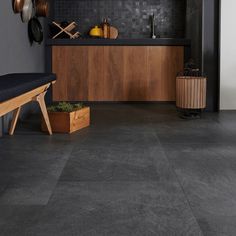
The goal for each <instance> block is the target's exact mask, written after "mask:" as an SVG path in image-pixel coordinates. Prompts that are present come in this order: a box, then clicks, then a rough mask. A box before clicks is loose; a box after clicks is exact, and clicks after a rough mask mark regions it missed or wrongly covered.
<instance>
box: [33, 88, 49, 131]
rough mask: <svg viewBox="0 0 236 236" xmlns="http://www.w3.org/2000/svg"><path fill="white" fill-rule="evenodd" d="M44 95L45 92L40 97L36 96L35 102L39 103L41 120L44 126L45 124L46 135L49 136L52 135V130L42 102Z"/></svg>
mask: <svg viewBox="0 0 236 236" xmlns="http://www.w3.org/2000/svg"><path fill="white" fill-rule="evenodd" d="M45 94H46V92H44V93H41V94H40V95H38V96H37V98H36V101H37V102H38V103H39V106H40V109H41V111H42V114H43V118H44V121H45V124H46V126H47V129H48V133H49V134H50V135H52V128H51V125H50V121H49V117H48V112H47V107H46V104H45V101H44V97H45Z"/></svg>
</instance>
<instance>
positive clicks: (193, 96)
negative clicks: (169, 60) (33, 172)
mask: <svg viewBox="0 0 236 236" xmlns="http://www.w3.org/2000/svg"><path fill="white" fill-rule="evenodd" d="M206 91H207V78H206V77H191V76H178V77H177V78H176V106H177V107H178V108H181V109H204V108H206V93H207V92H206Z"/></svg>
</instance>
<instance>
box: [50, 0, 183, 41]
mask: <svg viewBox="0 0 236 236" xmlns="http://www.w3.org/2000/svg"><path fill="white" fill-rule="evenodd" d="M152 13H154V14H155V15H156V32H157V34H158V35H160V36H161V37H176V38H178V37H180V38H182V37H184V36H185V16H186V0H55V2H54V19H55V20H56V21H64V20H67V21H76V22H78V25H79V27H78V29H79V31H80V32H81V33H83V34H86V33H87V32H88V31H89V29H90V27H91V26H94V25H97V24H99V23H101V22H102V20H103V18H104V17H106V18H108V19H109V22H110V23H111V24H112V25H114V26H115V27H117V28H118V29H119V33H120V36H119V37H121V38H145V37H150V31H151V29H150V18H149V17H150V15H151V14H152Z"/></svg>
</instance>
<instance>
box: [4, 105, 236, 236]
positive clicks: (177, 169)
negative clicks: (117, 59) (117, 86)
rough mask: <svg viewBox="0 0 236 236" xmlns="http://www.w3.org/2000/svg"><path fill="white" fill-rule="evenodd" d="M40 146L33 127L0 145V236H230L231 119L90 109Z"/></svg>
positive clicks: (234, 186) (169, 110)
mask: <svg viewBox="0 0 236 236" xmlns="http://www.w3.org/2000/svg"><path fill="white" fill-rule="evenodd" d="M91 113H92V114H91V115H92V124H91V126H90V127H89V128H86V129H84V130H82V131H80V132H77V133H74V134H72V135H59V134H56V135H53V136H52V137H49V136H47V135H45V134H42V133H41V132H39V130H40V122H39V120H38V119H37V117H36V119H35V118H33V119H30V120H28V121H25V122H22V123H20V124H19V125H18V127H17V131H16V134H15V136H14V137H9V136H4V137H3V138H1V139H0V235H4V236H5V235H6V236H7V235H10V236H17V235H19V236H24V235H27V236H29V235H30V236H31V235H32V236H37V235H40V236H41V235H42V236H47V235H48V236H54V235H55V236H60V235H63V236H64V235H65V236H70V235H72V236H77V235H79V236H80V235H91V236H93V235H99V236H100V235H101V236H113V235H122V236H123V235H128V236H130V235H131V236H132V235H134V236H139V235H140V236H149V235H150V236H152V235H163V236H169V235H170V236H172V235H173V236H175V235H176V236H179V235H180V236H181V235H183V236H185V235H186V236H191V235H193V236H195V235H196V236H198V235H210V236H213V235H214V236H217V235H222V236H223V235H229V236H231V235H232V236H235V235H236V112H221V113H219V114H218V113H205V114H204V115H203V117H202V119H200V120H190V121H186V120H181V119H180V118H178V116H177V113H176V112H175V108H174V106H172V105H164V104H163V105H154V104H152V105H151V104H149V105H148V104H146V105H132V104H129V105H128V104H127V105H119V104H113V105H111V104H110V105H105V104H103V105H101V104H100V105H93V106H92V111H91Z"/></svg>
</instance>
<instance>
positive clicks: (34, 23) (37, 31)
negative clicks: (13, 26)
mask: <svg viewBox="0 0 236 236" xmlns="http://www.w3.org/2000/svg"><path fill="white" fill-rule="evenodd" d="M28 33H29V39H30V41H31V43H33V42H37V43H39V44H40V43H41V42H42V41H43V27H42V25H41V23H40V21H39V20H38V19H37V18H36V17H34V18H32V19H31V20H30V21H29V23H28Z"/></svg>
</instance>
